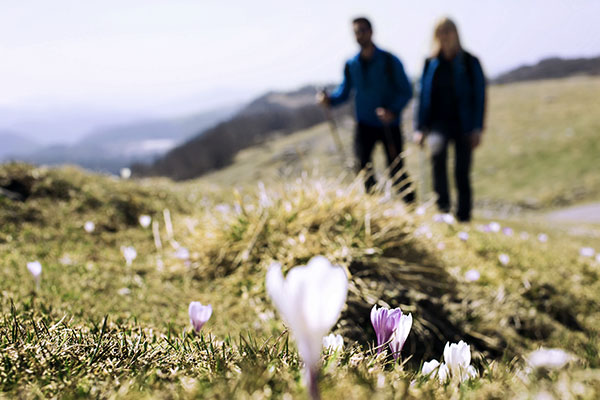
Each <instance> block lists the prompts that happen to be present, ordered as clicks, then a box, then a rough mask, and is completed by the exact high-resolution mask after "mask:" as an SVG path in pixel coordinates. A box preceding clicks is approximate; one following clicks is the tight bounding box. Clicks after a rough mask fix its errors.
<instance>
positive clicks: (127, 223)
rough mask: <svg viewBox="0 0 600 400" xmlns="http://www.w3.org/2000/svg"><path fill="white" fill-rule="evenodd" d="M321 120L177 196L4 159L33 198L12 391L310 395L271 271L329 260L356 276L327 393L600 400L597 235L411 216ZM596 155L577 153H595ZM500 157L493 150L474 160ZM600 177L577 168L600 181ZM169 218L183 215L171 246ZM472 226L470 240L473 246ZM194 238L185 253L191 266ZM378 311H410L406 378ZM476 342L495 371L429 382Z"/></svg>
mask: <svg viewBox="0 0 600 400" xmlns="http://www.w3.org/2000/svg"><path fill="white" fill-rule="evenodd" d="M585 82H586V81H580V80H577V79H576V80H566V81H558V82H543V83H540V84H539V87H538V86H536V85H533V84H532V87H531V88H530V89H527V87H526V86H525V85H514V86H509V87H500V88H494V90H493V91H492V104H495V108H494V109H495V110H498V111H496V112H495V113H494V114H491V115H490V120H492V121H494V120H496V119H497V118H499V116H498V115H499V114H498V113H501V111H502V110H504V108H503V107H506V110H508V109H509V108H510V107H513V106H514V107H516V105H511V104H508V103H509V101H508V98H509V97H510V90H514V93H517V94H518V97H519V99H520V98H521V97H522V96H534V95H535V94H536V93H538V92H539V93H542V92H545V93H550V92H552V88H554V90H556V91H559V92H560V93H567V92H568V90H575V89H573V87H578V86H577V85H582V86H584V85H583V83H585ZM587 82H588V84H589V86H592V85H593V84H597V82H598V81H597V80H594V79H590V80H589V81H587ZM590 82H591V83H590ZM510 88H512V89H510ZM577 90H581V91H582V93H584V92H585V90H584V89H583V88H581V87H580V88H579V89H577ZM561 91H562V92H561ZM552 93H553V92H552ZM583 96H584V95H583V94H582V99H583V98H584V97H583ZM532 98H533V97H532ZM561 99H562V97H560V96H559V97H556V101H562V100H561ZM515 101H516V100H515ZM507 112H508V111H507ZM580 114H581V115H580ZM580 114H578V115H580V116H581V122H578V124H582V126H587V127H588V128H586V129H590V128H589V127H590V126H592V124H593V121H592V122H589V121H591V120H592V118H591V117H590V119H589V120H587V121H588V122H585V121H586V118H588V114H585V115H582V114H583V113H580ZM523 118H524V117H523ZM515 119H518V118H515ZM576 120H577V121H579V117H577V118H576ZM532 123H533V122H532ZM535 123H540V124H541V122H540V121H537V122H535ZM515 124H516V122H515ZM325 128H326V127H324V126H320V127H315V128H314V129H312V130H309V131H306V132H302V133H299V134H298V135H293V136H290V137H286V138H283V139H281V140H277V141H274V142H273V143H269V144H268V145H263V146H262V147H257V148H252V149H248V150H247V151H245V152H244V153H242V154H240V155H239V159H238V162H237V163H236V164H235V165H233V166H232V167H231V168H229V169H227V170H223V171H218V172H215V173H214V174H212V175H211V176H207V177H205V178H203V179H200V180H197V181H194V182H187V183H181V184H175V183H172V182H169V181H165V180H143V181H122V180H115V179H112V178H109V177H105V176H99V175H93V174H87V173H84V172H82V171H80V170H78V169H75V168H59V169H44V168H35V167H31V166H27V165H20V164H12V165H4V166H1V167H0V185H2V186H8V185H12V186H11V187H13V188H19V187H20V189H19V190H21V191H22V192H23V193H26V194H27V195H28V197H27V199H26V200H25V201H23V202H20V201H11V200H8V199H5V198H2V197H0V222H1V225H0V282H1V284H0V290H1V293H2V295H1V300H0V311H1V313H2V314H1V317H0V387H1V391H2V393H3V394H2V395H0V397H2V396H5V397H7V398H38V397H56V398H88V397H95V398H129V399H144V398H223V399H229V398H240V399H250V398H286V399H287V398H302V397H305V396H306V391H305V389H304V386H303V379H304V377H303V371H302V366H301V363H300V360H299V358H298V354H297V351H296V348H295V344H294V340H293V337H291V335H290V334H289V332H288V331H287V330H286V327H285V325H284V324H283V323H282V322H281V320H280V317H279V315H278V314H277V312H276V310H275V309H274V308H273V305H272V303H271V302H270V300H269V299H268V297H267V295H266V293H265V287H264V278H265V273H266V268H267V267H268V265H269V264H270V263H271V262H272V261H274V260H277V261H279V262H281V263H282V265H283V267H284V269H289V268H291V267H293V266H294V265H298V264H303V263H305V262H306V261H307V260H308V259H310V258H311V257H312V256H313V255H316V254H323V255H325V256H327V257H328V258H329V259H330V260H331V261H332V262H334V263H337V264H340V265H342V266H343V267H344V268H346V269H347V271H348V273H349V275H350V278H351V281H350V293H349V297H348V302H347V306H346V308H345V309H344V310H343V313H342V317H341V319H340V321H339V322H338V324H337V325H336V326H335V327H334V332H336V333H340V334H342V335H343V336H344V338H345V349H344V350H343V351H342V352H339V353H337V354H324V355H323V367H322V374H321V379H320V382H319V386H320V388H321V391H322V395H323V398H342V397H343V398H346V399H363V398H375V399H378V398H381V399H384V398H409V399H410V398H415V399H416V398H467V399H470V398H523V399H526V398H535V397H536V396H537V395H540V394H544V393H549V394H551V395H553V396H554V397H556V398H584V399H593V398H597V397H598V394H599V393H600V357H599V356H598V353H599V350H600V342H599V340H598V333H599V332H598V326H600V312H599V311H598V310H599V308H598V302H599V301H600V297H598V293H600V283H599V273H600V265H599V264H598V263H596V262H595V261H594V260H593V259H590V258H584V257H581V256H580V255H579V249H580V247H582V246H592V247H595V249H596V251H598V250H600V246H598V238H599V237H600V232H598V228H597V227H593V226H592V227H590V228H589V230H588V231H586V233H585V234H584V235H583V236H582V235H581V234H580V233H577V234H575V233H574V232H573V231H571V230H570V229H569V228H568V227H562V226H560V225H556V226H551V225H548V224H546V223H544V222H543V220H535V219H529V218H522V217H520V216H516V217H513V218H512V219H510V218H507V219H503V220H499V222H501V223H502V225H503V226H510V227H511V228H513V229H514V231H515V235H513V236H506V235H504V234H502V233H484V232H482V231H481V230H480V229H479V225H481V224H484V223H487V222H489V221H488V220H486V219H484V218H479V219H477V220H476V221H475V222H474V223H473V224H471V225H460V226H457V225H445V224H440V223H434V222H432V213H433V211H432V210H429V211H428V212H427V213H426V214H425V215H423V216H418V215H415V214H414V213H412V212H411V211H410V210H407V209H406V208H405V207H404V206H403V204H402V203H401V202H399V201H398V200H397V199H396V198H395V197H394V196H392V197H390V196H388V195H386V193H385V190H384V191H383V192H382V193H380V194H376V195H373V196H365V195H364V193H363V192H362V184H361V182H360V180H354V179H353V177H352V173H351V172H349V171H348V173H347V174H346V175H343V174H342V173H343V171H344V169H343V168H342V167H340V166H339V159H336V158H335V157H336V155H335V154H336V153H335V150H334V149H332V148H331V147H332V143H331V139H330V138H329V137H328V136H327V131H326V129H325ZM492 129H493V128H491V127H490V131H489V132H488V135H489V138H488V139H487V145H489V146H491V145H492V143H493V140H494V139H493V135H492V132H493V131H492ZM343 132H345V133H344V138H345V140H346V142H348V139H349V135H348V131H347V130H344V131H343ZM553 132H554V131H553ZM582 132H587V131H586V130H585V129H584V128H582ZM586 135H587V133H582V136H586ZM540 140H541V139H540ZM582 140H583V139H582ZM586 140H587V139H586ZM305 143H312V145H313V146H315V150H314V151H309V150H308V147H306V145H304V144H305ZM549 143H550V141H549ZM552 143H554V144H556V143H562V142H557V141H552ZM582 143H587V142H581V143H580V146H582V145H583V144H582ZM563 145H564V146H567V144H566V143H562V144H561V146H563ZM267 146H268V147H267ZM302 146H304V147H302ZM549 147H552V146H550V145H548V147H546V149H548V148H549ZM346 148H347V149H348V148H349V147H348V146H346ZM537 148H538V149H543V148H544V146H541V145H540V146H537ZM290 149H291V150H290ZM292 150H293V151H292ZM587 150H588V149H583V150H581V152H580V153H577V154H574V155H573V157H575V158H577V157H582V158H583V159H585V157H588V155H586V154H587ZM486 152H489V153H486ZM490 153H493V151H492V149H489V150H486V147H483V148H482V149H481V152H480V153H479V154H478V157H479V158H478V164H483V162H482V161H481V160H482V159H483V157H484V156H486V157H487V154H490ZM498 153H500V152H498ZM542 153H543V152H542ZM544 154H545V153H544ZM566 154H570V153H568V152H567V153H566ZM581 154H583V155H581ZM413 155H414V154H413ZM490 157H491V156H490ZM512 157H513V156H511V155H510V154H505V157H500V155H498V157H497V159H493V158H490V164H493V165H496V163H498V164H502V165H505V167H506V168H513V166H512V164H511V162H507V161H506V160H513V158H512ZM531 157H534V158H535V157H539V159H540V160H542V162H547V163H549V162H550V161H546V160H545V158H544V157H543V156H542V155H536V156H533V155H531ZM514 160H516V158H514ZM413 161H414V160H409V162H410V163H412V162H413ZM560 162H564V163H568V165H574V164H576V163H577V162H579V161H575V160H572V159H571V160H564V159H561V161H560ZM315 163H317V164H316V165H317V167H316V168H315ZM409 165H411V164H409ZM486 165H488V164H486ZM527 165H528V166H531V168H534V166H536V165H538V164H527ZM582 165H583V163H582ZM564 167H565V165H563V168H564ZM336 168H337V169H336ZM303 171H308V172H304V173H303ZM479 171H480V172H477V170H476V173H481V171H482V170H481V169H480V170H479ZM531 173H532V174H533V172H531ZM569 173H570V172H569ZM569 173H567V172H564V173H563V172H562V169H561V170H560V171H558V172H557V173H556V175H554V176H553V182H554V184H555V186H556V188H562V190H567V189H566V188H569V187H572V186H570V185H575V184H576V183H574V182H573V181H572V179H571V178H570V175H569ZM596 174H597V172H596ZM593 175H594V170H590V171H587V170H586V171H583V172H581V176H589V177H590V178H586V179H590V180H591V181H593V182H595V180H594V179H597V177H594V176H593ZM531 176H535V174H534V175H531ZM537 176H538V179H542V180H544V178H539V177H540V176H543V175H542V174H541V173H540V175H537ZM508 177H509V178H510V177H512V178H515V176H514V175H510V174H509V175H508ZM515 179H516V178H515ZM258 180H263V181H264V184H259V183H257V181H258ZM18 184H20V186H19V185H18ZM475 184H476V188H477V190H478V194H479V196H481V197H484V194H485V193H489V196H490V197H489V199H492V200H493V201H505V199H506V201H509V202H514V203H515V204H520V203H521V202H523V201H524V200H523V199H525V198H526V197H525V196H529V195H531V196H534V198H535V199H536V203H535V204H536V207H538V206H539V207H550V206H552V205H554V204H559V203H560V201H558V200H556V199H557V198H559V197H560V196H559V197H556V196H555V195H553V194H545V193H550V191H548V192H543V190H542V189H541V187H542V186H543V185H541V184H539V186H537V189H536V190H533V189H531V188H522V190H523V191H522V192H519V193H520V194H519V196H517V195H514V197H512V196H513V194H510V195H508V196H501V194H502V193H503V192H505V193H509V192H510V193H512V190H517V189H516V188H517V187H518V186H519V185H518V184H516V183H514V179H506V180H498V181H497V183H496V186H493V187H492V186H490V187H489V188H485V185H483V184H482V183H481V181H480V180H479V178H477V179H476V181H475ZM547 184H548V181H546V185H547ZM229 185H232V186H235V188H232V187H231V186H229ZM536 185H538V183H535V182H534V183H533V184H532V185H531V186H533V187H534V188H535V187H536ZM544 187H545V186H544ZM502 188H504V189H503V190H501V189H502ZM495 190H497V192H496V193H497V195H494V193H495V192H494V191H495ZM552 190H554V189H552ZM557 193H559V192H557ZM583 193H584V195H583V197H582V199H585V200H593V199H595V197H594V193H595V192H594V191H593V190H592V189H590V190H586V191H585V192H583ZM559 194H560V193H559ZM486 196H487V195H486ZM494 196H497V197H494ZM548 199H550V200H548ZM490 201H491V200H490ZM557 201H558V203H557ZM561 201H562V200H561ZM568 201H569V202H571V201H575V200H574V199H570V200H568ZM165 209H168V210H170V214H171V215H172V218H173V227H174V231H173V235H172V237H169V233H168V232H167V230H166V228H165V218H164V210H165ZM143 214H147V215H151V216H152V218H153V221H154V223H155V224H158V232H159V234H160V238H161V244H162V247H158V248H157V246H156V245H155V240H154V239H155V238H154V237H153V233H152V229H150V228H146V229H145V228H142V227H141V226H140V225H139V224H138V222H137V221H138V217H139V216H140V215H143ZM88 220H90V221H93V222H95V224H96V230H95V231H94V232H93V233H91V234H90V233H86V232H85V231H84V229H83V225H84V223H85V222H86V221H88ZM459 231H466V232H468V233H469V239H468V240H467V241H466V242H465V241H461V240H460V239H459V238H458V237H457V234H458V232H459ZM522 231H527V232H528V233H529V238H528V239H522V238H521V237H520V235H519V233H520V232H522ZM539 233H546V234H548V236H549V241H548V243H545V244H543V243H540V242H538V241H537V239H536V237H537V235H538V234H539ZM440 243H443V244H444V246H445V249H444V250H439V244H440ZM129 245H131V246H134V247H135V248H136V250H137V253H138V257H137V258H136V259H135V260H134V261H133V264H132V265H131V266H130V267H128V266H126V265H125V260H124V258H123V256H122V254H121V252H120V247H121V246H129ZM181 246H183V247H186V248H187V249H189V252H190V257H189V259H185V260H184V259H180V258H178V257H177V253H176V249H177V248H178V247H181ZM502 253H504V254H508V255H509V257H510V263H509V265H508V266H503V265H502V264H501V263H500V262H499V261H498V256H499V255H500V254H502ZM33 260H39V261H40V262H41V263H42V265H43V273H42V281H41V285H40V288H39V290H36V288H35V284H34V282H33V280H32V278H31V276H30V275H29V273H28V271H27V269H26V263H27V262H28V261H33ZM470 269H477V270H478V271H479V272H480V273H481V278H480V279H479V280H478V281H476V282H468V281H467V280H466V279H465V273H466V272H467V271H468V270H470ZM190 301H201V302H202V303H203V304H207V303H210V304H212V306H213V309H214V313H213V316H212V317H211V319H210V321H209V322H208V323H207V324H206V325H205V326H204V328H203V330H202V333H201V334H200V335H197V334H195V333H193V332H192V330H191V326H190V324H189V320H188V316H187V306H188V304H189V302H190ZM375 303H377V304H379V305H387V306H390V307H397V306H400V307H402V309H403V310H404V311H405V312H411V313H412V314H413V317H414V325H413V330H412V332H411V334H410V335H409V339H408V341H407V343H406V345H405V348H404V350H403V358H404V359H405V361H406V363H405V364H404V365H403V366H401V365H398V364H396V365H395V364H394V363H393V362H391V360H390V359H389V358H387V357H377V355H376V354H375V352H374V351H373V346H374V342H375V340H374V332H373V331H372V328H371V327H370V321H369V310H370V307H371V306H372V305H373V304H375ZM460 339H464V340H466V341H467V342H468V343H469V344H470V345H471V347H472V349H473V355H474V356H473V358H474V364H475V365H476V366H477V368H478V370H479V372H480V375H481V377H480V378H479V379H476V380H473V381H470V382H468V383H465V384H463V385H461V386H458V385H456V384H449V385H440V384H439V383H437V382H436V381H434V380H426V379H425V378H423V377H422V376H421V375H420V374H419V373H418V371H419V368H420V365H421V363H422V362H423V361H427V360H429V359H431V358H438V359H439V357H440V356H441V353H442V350H443V346H444V343H445V342H446V341H458V340H460ZM539 346H545V347H560V348H563V349H565V350H567V351H569V352H571V353H572V354H574V355H575V356H576V357H577V361H575V362H573V363H571V364H570V365H568V366H567V367H565V368H563V369H561V370H558V371H533V372H528V370H527V363H526V361H525V358H526V355H527V353H528V352H529V351H531V350H534V349H537V348H538V347H539Z"/></svg>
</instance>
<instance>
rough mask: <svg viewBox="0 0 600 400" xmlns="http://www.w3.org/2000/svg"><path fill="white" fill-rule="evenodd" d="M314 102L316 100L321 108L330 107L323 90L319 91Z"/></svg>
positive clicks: (327, 97)
mask: <svg viewBox="0 0 600 400" xmlns="http://www.w3.org/2000/svg"><path fill="white" fill-rule="evenodd" d="M316 100H317V103H318V104H319V105H321V106H323V107H329V106H331V102H330V101H329V96H327V93H326V92H325V91H324V90H320V91H318V92H317V95H316Z"/></svg>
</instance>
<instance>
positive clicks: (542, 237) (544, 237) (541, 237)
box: [538, 233, 548, 243]
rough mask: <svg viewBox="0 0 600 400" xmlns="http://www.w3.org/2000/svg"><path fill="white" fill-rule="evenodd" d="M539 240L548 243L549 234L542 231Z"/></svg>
mask: <svg viewBox="0 0 600 400" xmlns="http://www.w3.org/2000/svg"><path fill="white" fill-rule="evenodd" d="M538 241H539V242H540V243H546V242H547V241H548V235H546V234H545V233H540V234H539V235H538Z"/></svg>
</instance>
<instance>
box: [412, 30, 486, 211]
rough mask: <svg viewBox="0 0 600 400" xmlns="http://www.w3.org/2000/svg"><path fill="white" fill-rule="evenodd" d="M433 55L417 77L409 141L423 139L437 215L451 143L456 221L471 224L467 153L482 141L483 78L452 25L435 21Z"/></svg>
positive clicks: (445, 199)
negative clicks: (413, 126) (412, 131)
mask: <svg viewBox="0 0 600 400" xmlns="http://www.w3.org/2000/svg"><path fill="white" fill-rule="evenodd" d="M433 41H434V52H433V56H432V57H431V58H428V59H427V60H426V61H425V68H424V69H423V76H422V78H421V91H420V96H419V106H418V113H417V116H416V118H415V120H416V129H417V131H416V132H415V135H414V140H415V141H416V142H417V143H419V144H420V145H422V144H423V140H424V137H425V136H427V137H428V139H427V141H428V144H429V146H430V149H431V162H432V165H433V188H434V190H435V192H436V194H437V196H438V198H437V205H438V208H439V209H440V211H442V212H449V211H450V205H451V204H450V196H449V193H448V177H447V171H446V170H447V168H446V164H447V162H446V159H447V155H448V145H449V143H451V142H452V143H454V149H455V167H454V177H455V179H456V186H457V189H458V207H457V210H456V217H457V219H458V220H459V221H462V222H467V221H469V220H470V219H471V208H472V198H471V182H470V177H469V174H470V170H471V159H472V151H473V149H475V148H476V147H477V146H478V145H479V143H480V142H481V134H482V131H483V120H484V111H485V77H484V75H483V70H482V69H481V65H480V64H479V60H477V58H476V57H474V56H473V55H471V54H470V53H468V52H467V51H465V50H464V49H463V48H462V46H461V44H460V38H459V35H458V29H457V28H456V24H455V23H454V22H453V21H452V20H450V19H449V18H443V19H442V20H440V21H439V22H438V23H437V24H436V26H435V30H434V35H433Z"/></svg>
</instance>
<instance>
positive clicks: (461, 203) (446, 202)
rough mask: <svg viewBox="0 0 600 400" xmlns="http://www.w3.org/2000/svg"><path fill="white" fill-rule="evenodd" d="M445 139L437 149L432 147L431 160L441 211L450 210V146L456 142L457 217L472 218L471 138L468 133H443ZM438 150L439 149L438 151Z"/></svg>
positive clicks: (462, 219) (467, 219) (462, 218)
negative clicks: (448, 160)
mask: <svg viewBox="0 0 600 400" xmlns="http://www.w3.org/2000/svg"><path fill="white" fill-rule="evenodd" d="M441 136H442V138H443V140H442V141H441V143H440V146H439V147H438V148H437V149H432V153H431V161H432V166H433V168H432V169H433V171H432V172H433V189H434V191H435V193H436V194H437V196H438V199H437V205H438V208H439V209H440V211H442V212H450V206H451V203H450V194H449V192H448V171H447V164H448V162H447V159H448V146H449V143H450V142H453V143H454V150H455V159H454V161H455V163H454V178H455V180H456V188H457V190H458V207H457V210H456V217H457V219H458V220H459V221H469V220H470V219H471V208H472V200H471V182H470V171H471V158H472V149H471V140H470V137H469V136H467V135H461V134H456V135H452V136H446V135H441ZM436 150H437V151H436Z"/></svg>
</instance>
